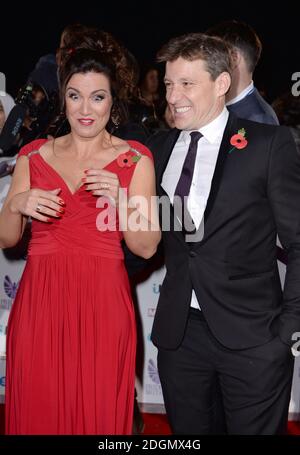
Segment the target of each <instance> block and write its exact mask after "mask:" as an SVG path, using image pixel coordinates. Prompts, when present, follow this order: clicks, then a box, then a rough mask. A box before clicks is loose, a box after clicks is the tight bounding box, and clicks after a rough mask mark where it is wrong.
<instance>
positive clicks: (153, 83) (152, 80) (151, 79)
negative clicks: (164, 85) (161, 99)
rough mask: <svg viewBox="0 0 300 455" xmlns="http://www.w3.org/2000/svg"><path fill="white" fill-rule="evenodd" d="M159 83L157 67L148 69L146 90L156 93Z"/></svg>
mask: <svg viewBox="0 0 300 455" xmlns="http://www.w3.org/2000/svg"><path fill="white" fill-rule="evenodd" d="M158 84H159V80H158V71H157V70H156V69H152V70H150V71H148V73H147V74H146V77H145V84H144V88H145V90H146V91H147V92H149V93H156V92H157V90H158Z"/></svg>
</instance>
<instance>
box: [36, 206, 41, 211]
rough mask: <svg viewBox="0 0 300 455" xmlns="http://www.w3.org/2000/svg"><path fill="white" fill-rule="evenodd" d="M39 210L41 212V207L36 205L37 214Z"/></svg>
mask: <svg viewBox="0 0 300 455" xmlns="http://www.w3.org/2000/svg"><path fill="white" fill-rule="evenodd" d="M41 210H42V206H41V205H40V204H38V205H37V206H36V211H37V212H40V211H41Z"/></svg>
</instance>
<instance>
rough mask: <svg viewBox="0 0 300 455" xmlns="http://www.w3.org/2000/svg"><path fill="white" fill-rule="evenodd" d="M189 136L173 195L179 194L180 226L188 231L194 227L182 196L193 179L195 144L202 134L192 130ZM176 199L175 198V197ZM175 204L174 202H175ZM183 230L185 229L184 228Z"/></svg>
mask: <svg viewBox="0 0 300 455" xmlns="http://www.w3.org/2000/svg"><path fill="white" fill-rule="evenodd" d="M190 136H191V142H190V146H189V149H188V152H187V155H186V157H185V160H184V163H183V167H182V171H181V175H180V177H179V180H178V183H177V186H176V189H175V193H174V196H179V197H180V199H181V201H182V205H183V208H184V210H183V215H182V218H181V221H182V223H181V224H182V226H183V228H186V230H188V231H192V230H193V229H194V225H193V222H192V219H191V216H190V214H189V213H188V210H187V207H186V200H185V199H184V198H187V197H188V195H189V193H190V188H191V184H192V180H193V174H194V167H195V162H196V156H197V146H198V141H199V139H200V138H201V137H202V136H203V134H201V133H200V132H199V131H192V132H191V133H190ZM175 201H176V198H175ZM175 205H176V204H175ZM184 230H185V229H184Z"/></svg>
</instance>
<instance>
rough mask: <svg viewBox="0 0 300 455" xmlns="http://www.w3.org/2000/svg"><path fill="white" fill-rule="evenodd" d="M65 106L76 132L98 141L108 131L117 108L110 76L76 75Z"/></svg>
mask: <svg viewBox="0 0 300 455" xmlns="http://www.w3.org/2000/svg"><path fill="white" fill-rule="evenodd" d="M65 103H66V115H67V118H68V120H69V123H70V126H71V130H72V132H73V133H75V134H77V135H78V136H80V137H83V138H93V137H96V136H97V135H98V134H99V133H100V132H101V131H103V130H104V129H105V127H106V125H107V123H108V121H109V118H110V111H111V107H112V104H113V101H112V95H111V89H110V83H109V80H108V78H107V76H106V75H104V74H102V73H95V72H89V73H78V74H74V75H73V76H72V77H71V79H70V80H69V82H68V84H67V87H66V94H65Z"/></svg>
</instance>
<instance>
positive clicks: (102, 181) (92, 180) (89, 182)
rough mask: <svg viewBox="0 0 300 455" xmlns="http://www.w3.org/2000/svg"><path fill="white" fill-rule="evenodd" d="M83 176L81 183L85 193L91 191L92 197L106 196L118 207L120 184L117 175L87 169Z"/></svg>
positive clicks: (100, 170)
mask: <svg viewBox="0 0 300 455" xmlns="http://www.w3.org/2000/svg"><path fill="white" fill-rule="evenodd" d="M85 174H86V177H84V178H83V179H82V181H83V183H84V184H85V185H86V190H87V191H91V192H92V194H93V195H94V196H106V197H108V198H110V199H112V200H113V201H114V203H115V205H118V200H119V190H120V182H119V178H118V176H117V174H114V173H112V172H109V171H106V170H105V169H88V170H87V171H85Z"/></svg>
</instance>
